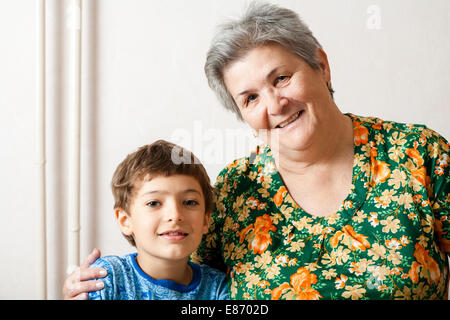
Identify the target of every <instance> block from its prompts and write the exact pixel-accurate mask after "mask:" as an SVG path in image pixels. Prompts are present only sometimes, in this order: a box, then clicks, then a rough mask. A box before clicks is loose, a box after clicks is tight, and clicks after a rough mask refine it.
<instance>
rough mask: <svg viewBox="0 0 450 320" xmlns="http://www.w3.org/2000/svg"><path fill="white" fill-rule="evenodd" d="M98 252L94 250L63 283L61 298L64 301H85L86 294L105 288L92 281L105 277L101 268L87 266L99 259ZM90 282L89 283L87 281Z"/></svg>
mask: <svg viewBox="0 0 450 320" xmlns="http://www.w3.org/2000/svg"><path fill="white" fill-rule="evenodd" d="M100 255H101V253H100V250H98V249H97V248H95V249H94V250H93V251H92V252H91V253H90V254H89V255H88V256H87V257H86V259H84V261H83V263H82V264H81V265H80V266H79V267H78V268H76V269H75V270H74V271H73V272H72V273H71V274H70V275H69V276H68V277H67V278H66V281H64V287H63V296H64V299H65V300H87V298H88V294H87V292H91V291H97V290H101V289H103V287H104V286H105V285H104V284H103V281H101V280H92V279H96V278H103V277H105V276H106V270H105V269H103V268H89V266H90V265H91V264H92V263H94V262H95V260H97V259H98V258H100ZM87 280H91V281H87Z"/></svg>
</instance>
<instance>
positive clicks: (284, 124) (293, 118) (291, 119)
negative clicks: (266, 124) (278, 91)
mask: <svg viewBox="0 0 450 320" xmlns="http://www.w3.org/2000/svg"><path fill="white" fill-rule="evenodd" d="M303 112H304V110H300V111H298V112H296V113H294V114H293V115H292V116H290V117H289V118H288V119H287V120H285V121H283V122H281V123H280V124H279V125H277V126H276V127H275V129H284V128H289V127H291V124H293V123H294V122H296V120H297V119H298V118H300V117H301V115H302V114H303Z"/></svg>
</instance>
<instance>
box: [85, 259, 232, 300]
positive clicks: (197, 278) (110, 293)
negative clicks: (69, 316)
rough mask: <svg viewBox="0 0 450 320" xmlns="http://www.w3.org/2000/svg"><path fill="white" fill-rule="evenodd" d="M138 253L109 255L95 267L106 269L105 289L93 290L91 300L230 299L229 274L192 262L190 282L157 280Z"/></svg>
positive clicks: (95, 263)
mask: <svg viewBox="0 0 450 320" xmlns="http://www.w3.org/2000/svg"><path fill="white" fill-rule="evenodd" d="M136 255H137V253H132V254H128V255H125V256H123V257H118V256H106V257H103V258H100V259H98V260H97V261H95V262H94V263H93V264H92V265H91V267H101V268H105V269H106V270H107V272H108V274H107V275H106V277H105V278H102V279H101V280H103V282H104V283H105V288H104V289H102V290H100V291H95V292H89V300H228V299H229V295H228V288H227V284H226V280H225V274H224V273H222V272H220V271H219V270H216V269H213V268H211V267H209V266H207V265H198V264H195V263H192V262H189V265H190V266H191V267H192V271H193V277H192V281H191V283H190V284H189V285H187V286H186V285H182V284H179V283H176V282H174V281H171V280H156V279H153V278H152V277H150V276H149V275H148V274H146V273H145V272H144V271H142V269H141V268H140V267H139V265H138V263H137V262H136Z"/></svg>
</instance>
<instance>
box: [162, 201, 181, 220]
mask: <svg viewBox="0 0 450 320" xmlns="http://www.w3.org/2000/svg"><path fill="white" fill-rule="evenodd" d="M167 209H168V210H167V213H166V219H167V221H169V222H178V221H183V212H182V209H181V208H180V206H179V205H178V204H176V203H174V204H173V205H172V206H170V208H167Z"/></svg>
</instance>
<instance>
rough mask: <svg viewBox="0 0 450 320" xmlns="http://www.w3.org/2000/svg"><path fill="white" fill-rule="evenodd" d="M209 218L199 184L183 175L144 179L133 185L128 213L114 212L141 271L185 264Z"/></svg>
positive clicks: (200, 237) (198, 242) (205, 228)
mask: <svg viewBox="0 0 450 320" xmlns="http://www.w3.org/2000/svg"><path fill="white" fill-rule="evenodd" d="M209 216H210V213H205V199H204V195H203V192H202V189H201V186H200V184H199V182H198V181H197V180H196V179H195V178H194V177H191V176H187V175H172V176H168V177H165V176H156V177H153V178H151V179H150V180H147V179H144V180H143V181H142V182H140V183H138V184H137V185H136V186H135V190H134V193H133V199H132V202H131V205H130V207H129V212H128V213H126V212H125V211H124V210H121V209H117V210H116V217H117V220H118V222H119V226H120V228H121V230H122V232H123V233H124V234H126V235H132V236H133V237H134V240H135V242H136V248H137V249H138V256H137V261H138V263H139V265H140V267H141V268H142V269H143V270H144V271H145V272H148V271H149V270H145V269H146V266H151V265H161V264H165V263H166V262H171V263H173V262H175V261H178V262H181V261H183V262H184V263H186V262H187V260H188V258H189V255H190V254H191V253H192V252H193V251H195V250H196V249H197V247H198V245H199V244H200V242H201V240H202V236H203V234H204V233H206V232H207V231H208V222H209ZM149 274H151V272H149Z"/></svg>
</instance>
